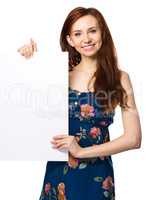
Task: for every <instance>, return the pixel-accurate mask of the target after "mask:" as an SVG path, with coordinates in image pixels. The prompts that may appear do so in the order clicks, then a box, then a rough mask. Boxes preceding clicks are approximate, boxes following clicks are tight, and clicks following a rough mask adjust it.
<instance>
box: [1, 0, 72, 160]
mask: <svg viewBox="0 0 147 200" xmlns="http://www.w3.org/2000/svg"><path fill="white" fill-rule="evenodd" d="M11 3H12V2H10V1H8V0H6V1H5V2H4V3H3V4H2V5H1V8H0V23H1V30H2V31H1V37H0V43H1V46H0V159H1V160H20V159H21V160H24V159H25V160H59V161H60V160H61V161H66V160H67V158H68V155H67V152H63V151H62V152H61V151H58V150H55V149H53V148H52V144H51V143H50V141H51V140H52V137H53V136H54V135H57V134H68V69H67V61H68V58H67V54H66V53H63V52H61V49H60V46H59V36H60V31H61V30H60V29H61V26H60V25H59V26H58V24H56V26H55V23H54V22H55V21H54V19H53V17H51V16H52V15H53V13H51V12H47V10H43V12H42V14H41V15H40V14H39V15H38V12H37V10H38V9H39V7H38V9H37V10H36V12H35V11H33V16H32V12H31V9H33V5H34V4H33V1H32V2H31V3H32V4H30V3H29V6H30V7H29V8H28V7H27V4H25V3H26V2H24V1H21V3H20V2H19V1H17V0H15V3H14V2H13V4H12V5H11ZM8 4H9V6H7V5H8ZM14 5H17V7H14ZM11 6H12V7H11ZM35 6H37V4H36V5H35ZM38 6H39V4H38ZM9 8H11V9H9ZM25 8H26V9H25ZM6 11H7V12H6ZM26 11H27V13H26ZM8 13H9V15H8ZM26 14H27V16H26ZM58 17H59V16H58ZM3 19H5V21H3ZM58 21H59V23H60V19H58ZM42 22H43V23H42ZM61 24H62V22H61ZM30 38H33V39H34V41H35V42H36V43H37V48H38V51H37V52H35V54H34V56H33V58H31V59H28V60H26V59H25V58H24V57H22V56H21V55H20V54H19V53H18V52H17V49H18V48H20V47H21V46H23V45H24V44H28V43H29V42H30Z"/></svg>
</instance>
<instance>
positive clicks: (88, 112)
mask: <svg viewBox="0 0 147 200" xmlns="http://www.w3.org/2000/svg"><path fill="white" fill-rule="evenodd" d="M80 107H81V116H82V117H93V116H94V107H93V106H90V105H89V104H82V105H81V106H80Z"/></svg>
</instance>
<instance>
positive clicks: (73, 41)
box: [67, 15, 102, 57]
mask: <svg viewBox="0 0 147 200" xmlns="http://www.w3.org/2000/svg"><path fill="white" fill-rule="evenodd" d="M67 41H68V43H69V45H71V46H72V47H74V48H75V49H76V50H77V51H78V52H79V53H80V54H81V56H82V55H83V56H88V57H90V56H94V55H95V54H96V53H97V51H98V50H99V49H100V47H101V44H102V40H101V32H100V28H99V24H98V22H97V20H96V18H95V17H93V16H92V15H86V16H83V17H81V18H79V19H78V20H77V21H76V22H75V23H74V24H73V25H72V27H71V32H70V35H67Z"/></svg>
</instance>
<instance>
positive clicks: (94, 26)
mask: <svg viewBox="0 0 147 200" xmlns="http://www.w3.org/2000/svg"><path fill="white" fill-rule="evenodd" d="M93 28H96V26H91V27H90V28H88V30H90V29H93ZM78 31H81V30H74V31H73V32H78Z"/></svg>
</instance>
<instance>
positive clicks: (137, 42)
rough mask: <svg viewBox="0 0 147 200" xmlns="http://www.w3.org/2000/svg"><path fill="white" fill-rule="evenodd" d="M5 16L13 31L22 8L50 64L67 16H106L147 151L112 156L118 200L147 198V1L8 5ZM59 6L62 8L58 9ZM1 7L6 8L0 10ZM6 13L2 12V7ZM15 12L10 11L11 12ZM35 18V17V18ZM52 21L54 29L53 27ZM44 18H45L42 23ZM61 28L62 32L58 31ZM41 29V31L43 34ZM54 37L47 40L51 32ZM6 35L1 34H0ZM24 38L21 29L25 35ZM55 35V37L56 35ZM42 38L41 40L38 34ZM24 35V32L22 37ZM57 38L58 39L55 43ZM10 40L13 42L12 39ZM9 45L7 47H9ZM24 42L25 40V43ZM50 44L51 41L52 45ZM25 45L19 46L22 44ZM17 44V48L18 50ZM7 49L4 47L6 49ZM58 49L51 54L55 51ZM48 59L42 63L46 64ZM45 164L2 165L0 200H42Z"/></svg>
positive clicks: (117, 124) (115, 133) (116, 128)
mask: <svg viewBox="0 0 147 200" xmlns="http://www.w3.org/2000/svg"><path fill="white" fill-rule="evenodd" d="M5 2H6V3H8V4H6V5H5V12H6V13H7V18H5V19H3V18H2V19H1V20H2V21H3V23H4V25H6V26H8V27H10V26H11V25H12V23H11V16H10V13H11V12H10V11H12V10H13V11H14V13H15V12H16V11H15V10H16V9H18V10H19V6H20V7H21V8H23V9H22V10H21V12H20V13H19V15H17V19H18V20H20V23H21V24H23V23H24V24H27V22H28V21H29V23H30V21H32V22H33V23H35V26H34V27H37V28H36V29H35V28H34V32H29V30H30V29H29V27H28V28H27V29H26V32H25V33H26V37H24V38H25V39H26V38H29V37H30V36H32V37H33V36H34V37H35V38H36V39H37V40H38V41H39V43H40V44H44V47H45V46H46V45H47V48H42V50H40V52H38V53H40V54H41V53H42V54H44V55H45V56H46V59H48V53H49V51H50V48H49V44H50V41H51V40H52V39H53V38H54V42H55V44H57V42H59V32H58V33H57V32H56V31H57V30H58V28H59V29H60V28H61V25H62V23H63V22H64V20H65V17H66V16H67V14H68V13H69V11H70V10H71V9H73V8H74V7H77V6H86V7H96V8H97V9H99V10H100V11H101V12H102V14H103V15H104V17H105V19H106V21H107V23H108V26H109V28H110V31H111V33H112V36H113V39H114V42H115V45H116V49H117V52H118V57H119V63H120V66H121V68H122V69H123V70H125V71H127V72H128V73H129V75H130V77H131V80H132V84H133V88H134V93H135V99H136V104H137V107H138V110H139V114H140V119H141V125H142V134H143V140H142V146H141V149H137V150H131V151H127V152H123V153H119V154H116V155H113V156H112V159H113V163H114V172H115V190H116V200H124V199H126V200H127V199H133V200H138V199H145V197H146V184H145V180H146V177H147V175H146V167H147V166H146V156H145V155H146V148H145V141H146V135H145V134H144V133H145V132H146V126H145V125H146V123H145V120H146V114H147V112H146V104H145V103H146V102H147V101H146V100H147V99H146V92H145V91H146V88H145V87H146V84H147V81H146V79H147V78H146V76H147V75H146V66H147V61H146V45H147V39H146V35H147V28H146V18H147V16H146V15H147V14H146V8H147V6H146V4H145V3H146V2H145V1H143V0H142V1H137V0H136V1H133V0H132V1H131V0H130V1H125V0H124V1H120V0H112V1H109V0H105V1H101V0H97V1H92V3H91V2H89V3H88V1H80V0H74V1H65V0H64V1H63V0H61V1H57V0H56V1H55V0H54V1H53V2H51V1H50V2H49V1H37V3H36V2H35V1H33V0H31V1H16V0H15V1H13V3H12V2H10V1H9V2H8V1H5ZM57 5H58V7H57ZM0 7H1V6H0ZM1 9H2V7H1ZM9 9H10V10H9ZM30 13H32V14H31V15H30ZM50 17H51V19H52V21H54V22H55V23H54V25H52V26H50V23H49V22H50ZM42 19H44V20H43V21H42ZM1 25H2V24H1ZM57 27H58V28H57ZM11 28H12V29H13V27H11ZM38 29H40V30H42V32H41V34H40V32H38ZM47 30H48V32H49V33H52V36H50V34H48V35H46V33H45V32H46V31H47ZM51 30H52V31H51ZM1 32H2V31H1ZM20 33H21V30H20ZM53 33H54V34H53ZM37 34H38V35H37ZM10 35H11V32H8V33H5V34H4V35H3V39H2V38H1V39H2V40H3V43H1V48H2V47H3V46H5V43H6V41H7V42H8V41H9V39H10ZM18 35H19V33H18ZM55 38H56V39H55ZM7 39H8V40H7ZM4 41H5V42H4ZM20 41H21V40H20ZM47 41H48V42H49V43H48V44H47ZM20 43H21V42H19V44H20ZM19 44H18V46H19ZM2 45H3V46H2ZM56 48H58V47H57V46H56V47H55V48H54V49H52V51H54V50H55V49H56ZM43 62H45V60H43V61H42V60H41V63H43ZM121 134H123V128H122V121H121V113H120V109H119V108H118V109H117V110H116V115H115V118H114V123H113V124H112V125H111V126H110V136H111V140H112V139H114V138H116V137H119V136H120V135H121ZM45 166H46V162H41V161H36V162H35V161H32V162H31V161H30V162H16V161H15V162H13V161H11V162H8V161H5V162H1V164H0V188H1V189H0V198H1V199H3V200H8V199H10V198H11V199H15V200H20V198H21V200H26V199H31V200H36V199H38V198H39V195H40V192H41V189H42V183H43V178H44V173H45Z"/></svg>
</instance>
